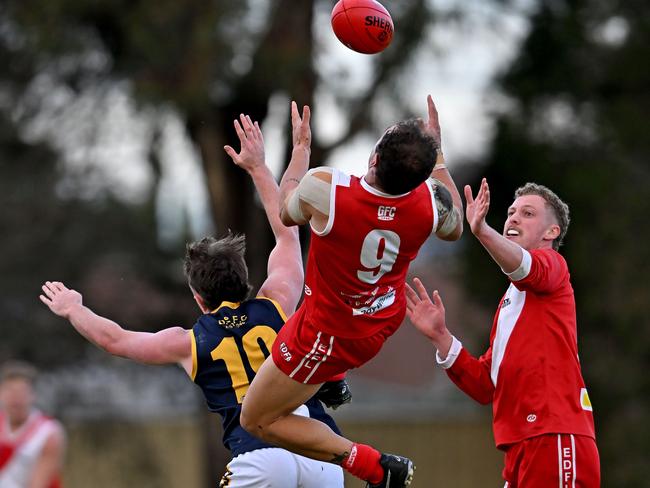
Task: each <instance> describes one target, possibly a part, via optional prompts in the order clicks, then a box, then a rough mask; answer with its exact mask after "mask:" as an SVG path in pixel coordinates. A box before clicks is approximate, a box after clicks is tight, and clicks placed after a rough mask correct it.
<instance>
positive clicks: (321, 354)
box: [271, 306, 400, 384]
mask: <svg viewBox="0 0 650 488" xmlns="http://www.w3.org/2000/svg"><path fill="white" fill-rule="evenodd" d="M399 325H400V324H399V323H398V324H394V325H390V326H388V327H386V328H385V329H382V330H381V331H379V332H378V333H376V334H373V335H371V336H370V337H364V338H361V339H344V338H342V337H336V336H333V335H331V334H328V333H326V332H324V331H322V330H319V329H318V327H317V326H316V325H313V324H311V323H310V322H309V321H308V320H306V317H305V307H304V306H302V307H300V308H298V310H297V311H296V313H294V314H293V315H292V316H291V317H290V318H289V320H288V321H287V323H286V324H284V325H283V326H282V329H280V333H279V334H278V336H277V337H276V339H275V342H274V343H273V349H272V351H271V355H272V356H273V362H274V363H275V365H276V366H277V367H278V368H279V369H280V370H281V371H282V372H283V373H284V374H286V375H287V376H289V377H290V378H293V379H294V380H296V381H299V382H300V383H307V384H320V383H324V382H326V381H332V380H336V379H340V378H342V377H343V376H344V375H345V373H346V372H347V371H349V370H350V369H353V368H357V367H359V366H361V365H362V364H364V363H366V362H368V361H369V360H370V359H372V358H373V357H374V356H376V355H377V353H378V352H379V350H380V349H381V347H382V346H383V345H384V343H385V342H386V339H388V337H390V336H391V335H392V334H393V333H394V332H395V331H396V330H397V329H398V328H399Z"/></svg>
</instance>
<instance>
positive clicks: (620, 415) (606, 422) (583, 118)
mask: <svg viewBox="0 0 650 488" xmlns="http://www.w3.org/2000/svg"><path fill="white" fill-rule="evenodd" d="M648 46H650V5H649V4H648V3H647V2H640V1H631V2H622V3H621V2H602V1H598V0H579V1H568V0H567V1H541V2H539V7H538V9H537V11H536V13H535V14H534V15H533V16H532V18H531V30H530V32H529V34H528V36H527V38H526V39H525V41H524V43H523V44H522V46H521V50H520V52H519V54H518V56H517V57H516V59H515V60H514V62H513V63H512V65H511V66H510V67H508V68H507V70H506V71H505V72H504V73H503V74H502V75H501V76H500V79H499V80H498V86H499V87H500V88H501V89H502V90H503V92H504V93H505V95H506V96H507V100H508V102H507V104H505V106H507V107H508V108H507V109H506V110H502V111H501V112H500V113H499V114H498V118H497V120H498V122H497V129H496V135H495V138H494V142H493V144H492V149H491V153H490V154H489V157H488V159H487V165H486V166H485V167H484V168H483V169H482V172H481V176H486V177H487V179H488V182H489V183H491V195H492V203H491V212H490V215H489V218H490V220H491V223H492V224H493V225H495V226H496V228H501V226H502V224H503V221H504V220H505V215H506V209H507V207H508V205H509V204H510V203H511V202H512V197H513V194H514V190H515V189H516V188H517V187H518V186H520V185H522V184H524V183H525V182H527V181H535V182H538V183H541V184H545V185H547V186H549V187H550V188H552V189H554V190H555V191H556V192H557V193H558V194H559V195H560V196H561V197H562V198H564V199H565V201H566V202H567V203H568V204H569V206H570V208H571V213H572V223H571V227H570V229H569V233H568V236H567V240H566V246H565V247H564V248H563V249H562V250H561V252H562V253H563V254H564V255H565V256H566V258H567V261H568V263H569V267H570V269H571V272H572V281H573V285H574V288H575V291H576V301H577V307H578V327H579V347H580V359H581V362H582V363H583V373H584V375H585V379H586V381H587V384H588V386H589V388H590V393H591V397H592V401H593V404H594V413H595V418H596V427H597V435H598V443H599V447H600V452H601V462H602V472H603V486H616V487H620V488H624V487H629V488H632V487H639V486H645V485H646V484H647V479H648V475H649V474H650V471H649V470H648V463H647V453H648V452H649V451H650V421H649V420H648V418H647V412H648V411H649V410H650V394H649V393H650V380H649V377H648V374H647V365H648V364H649V363H650V321H648V318H647V304H648V297H649V296H650V286H649V285H648V280H647V277H646V274H647V271H648V269H649V268H648V263H650V250H649V249H650V248H649V247H648V245H647V244H645V240H646V239H647V238H648V237H649V235H648V225H647V215H648V213H649V212H650V199H649V198H648V195H649V193H648V187H649V185H650V167H649V166H648V156H649V155H650V138H648V135H647V123H645V122H644V121H645V120H646V118H647V114H648V113H649V112H650V91H648V87H649V86H650V70H648V69H646V68H644V66H646V65H647V58H648ZM477 185H478V180H477V181H475V183H474V185H473V187H474V190H475V191H476V188H477ZM479 247H480V246H478V245H475V244H474V243H471V244H470V245H469V246H467V253H468V259H467V260H466V261H465V262H466V271H467V276H468V278H470V279H468V280H467V282H468V283H470V284H471V286H472V287H473V289H474V291H475V292H476V294H477V296H480V297H482V298H483V299H484V300H486V301H490V302H492V303H496V300H497V299H498V296H497V295H496V294H497V293H499V292H501V291H502V290H503V289H504V285H503V279H499V276H498V275H499V274H498V273H496V272H495V269H494V265H493V263H492V262H491V261H490V260H488V259H486V257H485V253H484V251H483V250H482V249H479Z"/></svg>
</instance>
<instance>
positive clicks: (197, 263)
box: [184, 233, 251, 310]
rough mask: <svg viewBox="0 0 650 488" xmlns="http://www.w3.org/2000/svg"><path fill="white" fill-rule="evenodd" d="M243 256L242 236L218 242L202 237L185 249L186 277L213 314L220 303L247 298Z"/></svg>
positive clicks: (233, 235)
mask: <svg viewBox="0 0 650 488" xmlns="http://www.w3.org/2000/svg"><path fill="white" fill-rule="evenodd" d="M245 252H246V240H245V236H243V235H237V234H233V233H228V235H227V236H225V237H223V238H221V239H216V238H214V237H204V238H203V239H201V240H200V241H197V242H192V243H190V244H188V245H187V248H186V252H185V263H184V270H185V275H186V276H187V279H188V281H189V284H190V286H191V287H192V289H193V290H194V291H195V292H196V293H198V294H199V295H200V296H201V298H202V299H203V301H204V302H205V305H206V306H207V307H208V308H210V309H212V310H213V309H215V308H217V307H218V306H219V305H220V304H221V302H224V301H228V302H241V301H243V300H246V298H248V294H249V293H250V291H251V286H250V284H249V283H248V267H247V266H246V261H245V260H244V254H245Z"/></svg>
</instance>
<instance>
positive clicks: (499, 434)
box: [447, 249, 595, 447]
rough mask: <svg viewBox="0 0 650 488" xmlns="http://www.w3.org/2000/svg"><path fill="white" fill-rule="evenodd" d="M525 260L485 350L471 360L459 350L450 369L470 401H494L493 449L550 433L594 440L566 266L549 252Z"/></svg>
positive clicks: (550, 250) (509, 289) (538, 252)
mask: <svg viewBox="0 0 650 488" xmlns="http://www.w3.org/2000/svg"><path fill="white" fill-rule="evenodd" d="M530 256H531V263H530V271H529V272H528V274H527V276H526V277H525V278H523V279H521V280H519V281H513V282H512V283H511V284H510V287H509V288H508V290H507V292H506V294H505V295H504V297H503V298H502V300H501V302H500V304H499V309H498V310H497V313H496V316H495V318H494V323H493V326H492V332H491V335H490V347H489V349H488V350H487V352H486V353H485V354H484V355H483V356H481V357H480V358H479V359H476V358H474V357H472V356H471V355H470V354H469V353H468V352H467V351H466V350H465V349H462V350H461V352H460V354H459V355H458V357H457V358H456V360H455V361H454V363H453V365H452V366H451V367H450V368H449V369H447V374H448V375H449V377H450V378H451V380H452V381H453V382H454V383H456V385H458V386H459V387H460V388H461V389H462V390H463V391H464V392H465V393H467V394H468V395H470V396H471V397H472V398H474V399H475V400H477V401H479V402H481V403H489V402H490V401H492V403H493V404H492V409H493V422H494V437H495V441H496V444H497V447H503V446H505V445H507V444H512V443H515V442H519V441H522V440H524V439H528V438H530V437H533V436H537V435H540V434H549V433H556V434H577V435H586V436H589V437H592V438H594V437H595V433H594V419H593V414H592V407H591V402H590V401H589V396H588V395H587V390H586V388H585V383H584V380H583V378H582V373H581V370H580V362H579V360H578V346H577V330H576V307H575V300H574V295H573V288H572V287H571V283H570V281H569V269H568V267H567V264H566V261H565V260H564V258H563V257H562V256H561V255H560V254H559V253H557V252H556V251H554V250H552V249H535V250H532V251H530Z"/></svg>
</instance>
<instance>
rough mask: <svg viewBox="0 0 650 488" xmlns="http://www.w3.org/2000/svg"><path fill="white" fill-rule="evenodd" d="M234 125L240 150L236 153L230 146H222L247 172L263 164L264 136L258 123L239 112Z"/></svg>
mask: <svg viewBox="0 0 650 488" xmlns="http://www.w3.org/2000/svg"><path fill="white" fill-rule="evenodd" d="M240 121H241V123H240ZM234 125H235V132H237V136H238V137H239V143H240V144H241V150H240V151H239V153H237V151H235V150H234V149H233V148H232V147H231V146H224V150H225V151H226V153H227V154H228V156H230V157H231V158H232V160H233V162H234V163H235V164H236V165H237V166H239V167H240V168H242V169H245V170H246V171H248V172H249V173H250V172H251V171H253V170H255V169H256V168H258V167H260V166H264V137H263V136H262V131H261V129H260V126H259V124H258V123H257V122H253V121H252V120H251V118H250V117H249V116H248V115H244V114H240V116H239V120H237V119H235V121H234Z"/></svg>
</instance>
